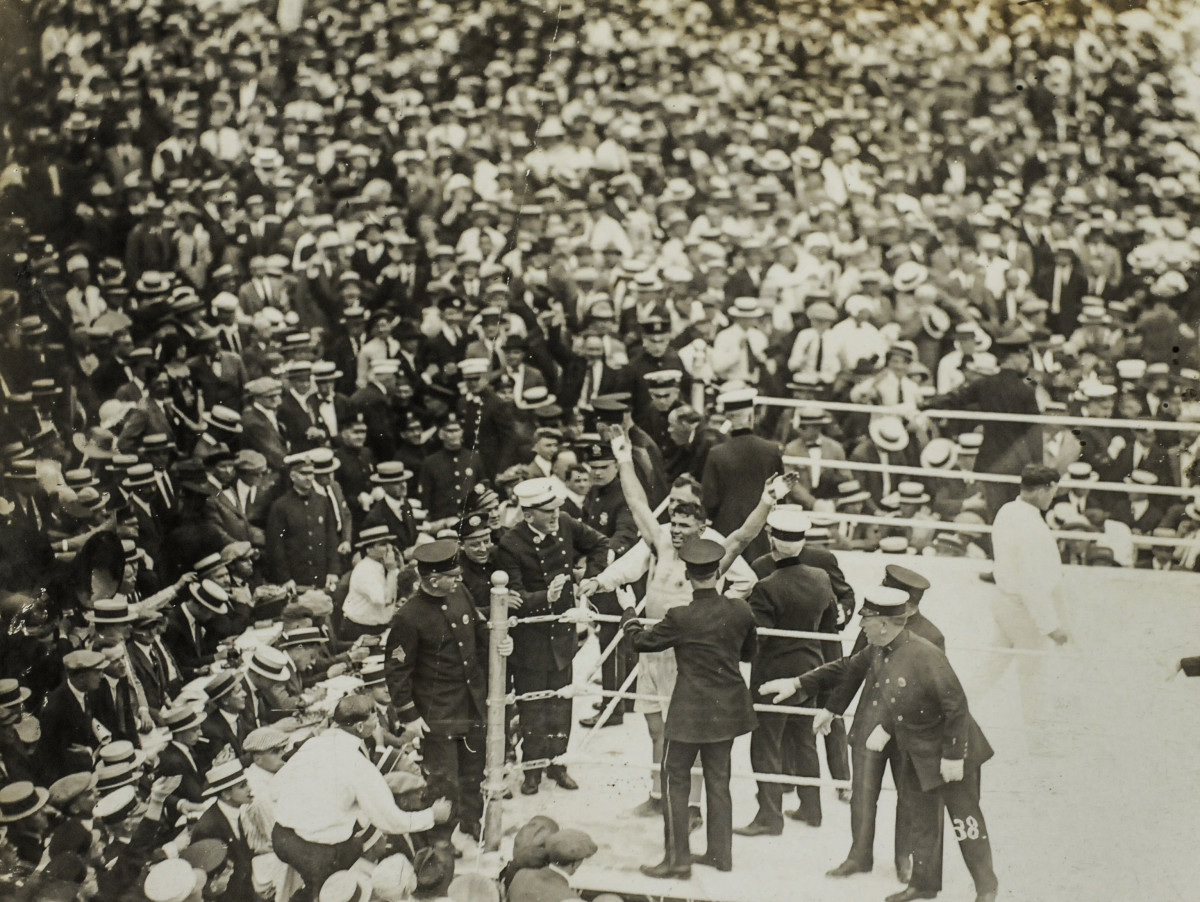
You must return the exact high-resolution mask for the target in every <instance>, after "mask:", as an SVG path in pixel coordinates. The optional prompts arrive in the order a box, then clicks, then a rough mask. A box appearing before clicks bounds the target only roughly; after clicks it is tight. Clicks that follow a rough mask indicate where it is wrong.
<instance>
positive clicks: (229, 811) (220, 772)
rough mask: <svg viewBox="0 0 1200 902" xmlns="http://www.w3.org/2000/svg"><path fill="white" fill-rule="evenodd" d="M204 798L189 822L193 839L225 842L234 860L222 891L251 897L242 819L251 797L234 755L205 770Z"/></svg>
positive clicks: (229, 857)
mask: <svg viewBox="0 0 1200 902" xmlns="http://www.w3.org/2000/svg"><path fill="white" fill-rule="evenodd" d="M204 782H205V785H204V798H205V799H211V802H210V803H209V806H208V808H206V809H205V811H204V813H203V814H201V815H200V817H199V819H198V820H197V821H196V823H195V824H194V825H193V826H192V842H193V843H197V842H201V841H202V840H206V839H215V840H219V841H220V842H222V843H224V844H225V850H226V853H225V854H226V856H227V860H228V861H230V862H231V863H232V864H233V873H232V875H231V876H230V878H229V883H228V885H227V886H226V889H225V893H226V896H227V897H228V898H229V899H253V898H254V897H255V896H254V880H253V873H252V870H251V862H252V861H253V859H254V852H253V851H251V849H250V844H249V843H248V842H247V840H246V828H245V826H244V825H243V823H242V810H243V806H245V805H248V804H249V803H250V801H251V795H250V787H249V785H248V784H247V783H246V772H245V771H244V770H242V765H241V763H240V762H239V761H238V760H237V759H236V758H235V759H232V760H229V761H225V762H222V763H221V764H215V765H213V767H212V768H211V769H210V770H209V771H208V772H207V773H206V774H205V781H204Z"/></svg>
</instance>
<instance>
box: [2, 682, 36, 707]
mask: <svg viewBox="0 0 1200 902" xmlns="http://www.w3.org/2000/svg"><path fill="white" fill-rule="evenodd" d="M31 695H33V692H32V691H30V690H29V689H28V688H26V687H25V686H22V687H21V688H20V690H19V691H18V692H17V698H16V699H14V700H13V701H10V702H0V709H3V708H15V707H17V705H23V704H25V702H27V701H29V697H30V696H31Z"/></svg>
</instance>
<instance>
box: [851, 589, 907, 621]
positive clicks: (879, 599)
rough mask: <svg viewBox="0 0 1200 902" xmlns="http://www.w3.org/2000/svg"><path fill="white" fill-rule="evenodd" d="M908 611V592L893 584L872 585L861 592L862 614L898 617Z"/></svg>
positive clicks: (865, 615)
mask: <svg viewBox="0 0 1200 902" xmlns="http://www.w3.org/2000/svg"><path fill="white" fill-rule="evenodd" d="M907 611H908V592H906V591H905V590H903V589H897V588H895V587H893V586H872V587H871V588H869V589H867V590H866V591H865V592H864V593H863V606H862V616H864V617H867V616H871V615H879V616H882V617H898V616H902V615H904V614H905V613H907Z"/></svg>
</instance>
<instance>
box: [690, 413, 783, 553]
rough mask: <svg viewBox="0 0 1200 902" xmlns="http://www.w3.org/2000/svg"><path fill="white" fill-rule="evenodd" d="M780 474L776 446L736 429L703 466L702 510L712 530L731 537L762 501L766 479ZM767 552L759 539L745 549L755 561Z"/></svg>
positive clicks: (763, 538) (781, 463)
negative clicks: (704, 509) (705, 509)
mask: <svg viewBox="0 0 1200 902" xmlns="http://www.w3.org/2000/svg"><path fill="white" fill-rule="evenodd" d="M782 472H783V458H782V456H781V455H780V452H779V445H777V444H776V443H775V442H772V441H768V440H767V439H765V438H762V437H761V436H757V435H754V434H753V433H752V432H751V431H750V430H749V429H735V430H734V431H733V433H732V434H731V435H730V437H729V438H728V439H726V440H725V441H724V442H722V443H721V444H720V445H717V446H716V447H715V448H713V449H712V450H711V451H709V452H708V460H707V461H706V462H705V464H704V478H703V480H701V482H702V485H703V490H704V506H705V507H706V508H707V509H708V518H709V520H711V521H712V528H713V529H715V530H716V531H717V532H719V533H720V534H721V535H723V536H727V535H730V534H731V533H733V532H734V530H736V529H737V528H738V527H740V526H741V525H742V524H743V523H744V522H745V521H746V517H748V516H749V515H750V512H751V511H752V510H754V508H755V507H756V506H757V505H758V502H759V499H760V498H762V492H763V485H765V484H766V481H767V479H768V477H770V476H772V475H774V474H776V473H782ZM767 550H768V542H767V537H766V536H765V535H759V536H758V537H757V538H756V539H754V541H752V542H751V543H750V545H749V546H748V547H747V548H746V552H745V555H744V556H745V558H746V560H748V561H752V560H754V559H755V558H756V557H758V556H759V555H760V554H764V553H766V551H767Z"/></svg>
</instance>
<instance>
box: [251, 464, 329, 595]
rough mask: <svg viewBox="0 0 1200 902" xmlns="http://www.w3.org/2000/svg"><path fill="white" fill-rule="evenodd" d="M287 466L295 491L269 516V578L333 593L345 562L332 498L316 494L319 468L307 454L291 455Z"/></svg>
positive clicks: (282, 496) (288, 476) (276, 503)
mask: <svg viewBox="0 0 1200 902" xmlns="http://www.w3.org/2000/svg"><path fill="white" fill-rule="evenodd" d="M284 464H285V469H286V472H287V478H288V481H289V482H290V488H289V489H288V490H287V491H286V492H284V494H283V495H281V496H280V497H279V498H278V499H277V500H276V501H275V503H274V504H272V505H271V510H270V513H268V514H267V528H266V543H267V544H266V550H265V558H266V563H267V572H268V576H269V578H270V579H272V580H274V581H275V582H277V583H293V584H294V585H297V586H315V587H317V588H324V589H332V588H333V586H334V585H336V584H337V578H338V574H339V572H340V569H341V562H340V560H339V557H338V553H337V548H338V542H339V536H338V533H337V523H336V519H335V517H334V515H333V511H332V510H331V508H330V504H331V502H330V499H329V498H328V497H327V496H325V495H321V494H318V493H317V492H316V491H315V490H314V487H313V480H314V477H315V467H314V466H313V462H312V458H310V457H309V456H308V455H307V454H292V455H289V456H288V457H287V458H286V459H285V461H284Z"/></svg>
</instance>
